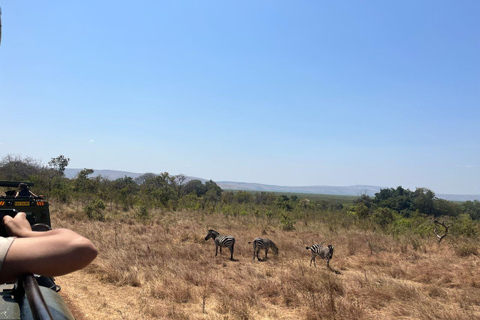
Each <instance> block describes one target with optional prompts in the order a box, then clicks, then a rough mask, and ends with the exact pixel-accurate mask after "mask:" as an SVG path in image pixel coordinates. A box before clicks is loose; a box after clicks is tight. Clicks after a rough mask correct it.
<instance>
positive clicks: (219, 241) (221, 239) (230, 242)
mask: <svg viewBox="0 0 480 320" xmlns="http://www.w3.org/2000/svg"><path fill="white" fill-rule="evenodd" d="M210 238H212V239H213V241H214V242H215V257H216V256H217V254H218V247H220V254H221V253H222V247H224V248H228V249H229V250H230V254H231V255H230V260H232V261H235V260H234V259H233V246H234V245H235V238H234V237H232V236H222V235H221V234H220V233H218V232H217V231H215V230H212V229H210V230H208V234H207V236H206V237H205V241H207V240H208V239H210Z"/></svg>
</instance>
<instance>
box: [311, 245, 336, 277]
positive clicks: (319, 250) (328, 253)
mask: <svg viewBox="0 0 480 320" xmlns="http://www.w3.org/2000/svg"><path fill="white" fill-rule="evenodd" d="M306 248H307V250H308V249H310V251H312V259H310V265H312V261H313V265H314V266H315V267H316V266H317V264H316V263H315V257H316V256H319V257H320V258H322V259H325V260H327V268H328V269H330V270H331V271H333V272H335V273H337V274H340V272H339V271H337V270H335V269H332V268H331V267H330V260H332V258H333V248H334V247H333V246H332V245H331V244H329V245H328V246H327V247H324V246H323V242H322V243H321V244H314V245H313V246H311V247H306Z"/></svg>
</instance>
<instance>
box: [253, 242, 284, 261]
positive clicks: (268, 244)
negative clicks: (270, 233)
mask: <svg viewBox="0 0 480 320" xmlns="http://www.w3.org/2000/svg"><path fill="white" fill-rule="evenodd" d="M249 243H252V242H249ZM270 248H271V249H272V250H273V253H275V255H278V248H277V246H276V245H275V243H274V242H273V241H272V240H270V239H266V238H255V239H254V240H253V260H255V256H257V260H259V261H260V258H259V257H258V253H259V252H260V249H264V250H265V259H264V260H267V254H268V249H270Z"/></svg>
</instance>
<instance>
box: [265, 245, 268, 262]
mask: <svg viewBox="0 0 480 320" xmlns="http://www.w3.org/2000/svg"><path fill="white" fill-rule="evenodd" d="M267 254H268V248H265V260H267Z"/></svg>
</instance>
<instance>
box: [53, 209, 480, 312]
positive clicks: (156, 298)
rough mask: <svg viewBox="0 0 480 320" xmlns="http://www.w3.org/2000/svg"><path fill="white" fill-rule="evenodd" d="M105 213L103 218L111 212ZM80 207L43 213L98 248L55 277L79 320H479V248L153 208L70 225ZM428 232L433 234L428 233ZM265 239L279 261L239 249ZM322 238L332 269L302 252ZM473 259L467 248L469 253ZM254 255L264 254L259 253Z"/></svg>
mask: <svg viewBox="0 0 480 320" xmlns="http://www.w3.org/2000/svg"><path fill="white" fill-rule="evenodd" d="M112 214H113V213H112ZM80 215H81V208H80V207H75V206H53V207H52V224H53V226H54V227H57V228H58V227H67V228H71V229H73V230H75V231H77V232H78V233H80V234H82V235H84V236H86V237H88V238H89V239H91V240H92V242H93V243H94V244H95V245H96V246H97V248H98V250H99V256H98V257H97V259H96V260H95V261H94V262H93V263H92V264H91V265H90V266H89V267H87V268H86V269H84V270H82V271H78V272H76V273H73V274H70V275H66V276H63V277H59V278H58V279H57V282H58V283H59V284H60V285H61V286H62V287H63V289H62V294H63V295H64V297H65V299H66V300H67V301H68V303H69V305H70V306H71V309H72V310H73V312H74V313H75V315H76V317H77V319H79V320H84V319H223V320H226V319H228V320H233V319H465V320H467V319H468V320H470V319H480V257H479V256H478V255H475V254H462V252H464V251H462V250H461V248H462V247H464V246H467V247H472V245H473V246H477V247H478V242H473V243H472V241H471V240H470V241H469V240H458V239H454V238H453V237H452V236H450V235H449V236H447V237H446V238H445V239H444V240H443V242H442V243H441V244H440V245H438V244H437V242H436V237H435V235H434V234H433V232H432V236H431V237H430V238H428V239H421V238H417V237H413V236H410V237H406V236H405V237H400V238H393V237H392V236H388V235H385V234H383V233H381V232H373V231H363V230H359V229H351V230H346V229H341V228H338V229H337V228H334V227H332V226H327V225H326V224H324V223H321V222H319V221H315V220H310V221H306V222H304V221H302V222H297V223H296V224H295V230H293V231H284V230H282V228H281V226H280V225H279V224H278V221H277V220H272V221H269V220H268V219H267V218H255V217H252V216H239V217H225V216H224V215H222V214H219V213H214V214H208V213H205V214H202V213H198V212H186V211H183V212H160V211H159V212H153V213H151V215H152V216H153V218H152V219H150V220H148V221H145V222H138V221H135V220H134V219H128V217H127V214H124V216H123V217H120V218H119V219H118V220H117V221H115V222H92V221H82V220H77V219H76V218H75V217H78V216H80ZM208 228H211V229H215V230H217V231H219V232H220V233H221V234H229V235H233V236H235V238H236V247H235V254H234V257H235V258H236V259H237V260H238V261H230V260H229V258H230V254H229V252H228V250H226V249H224V250H223V254H222V255H220V254H219V256H218V257H214V255H215V245H214V243H213V240H208V241H205V240H204V237H205V235H206V231H207V229H208ZM432 229H433V227H432ZM256 237H267V238H270V239H272V240H273V241H275V243H276V244H277V246H278V247H279V250H280V253H279V256H278V257H275V256H273V254H272V253H271V251H270V252H269V259H268V260H267V261H254V260H253V249H252V246H251V245H250V244H248V242H249V241H252V240H253V239H254V238H256ZM323 241H325V242H326V244H332V245H334V247H335V252H334V256H333V259H332V261H331V263H330V265H331V266H332V267H333V268H335V269H337V270H339V271H341V273H342V274H339V275H338V274H335V273H333V272H331V271H329V270H328V269H327V268H326V265H325V261H322V260H320V259H318V258H317V267H316V268H315V267H313V266H310V265H309V261H310V257H311V255H310V252H309V250H306V249H305V247H306V246H310V245H312V244H314V243H320V242H323ZM473 251H475V250H473ZM260 254H261V257H263V251H261V253H260Z"/></svg>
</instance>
